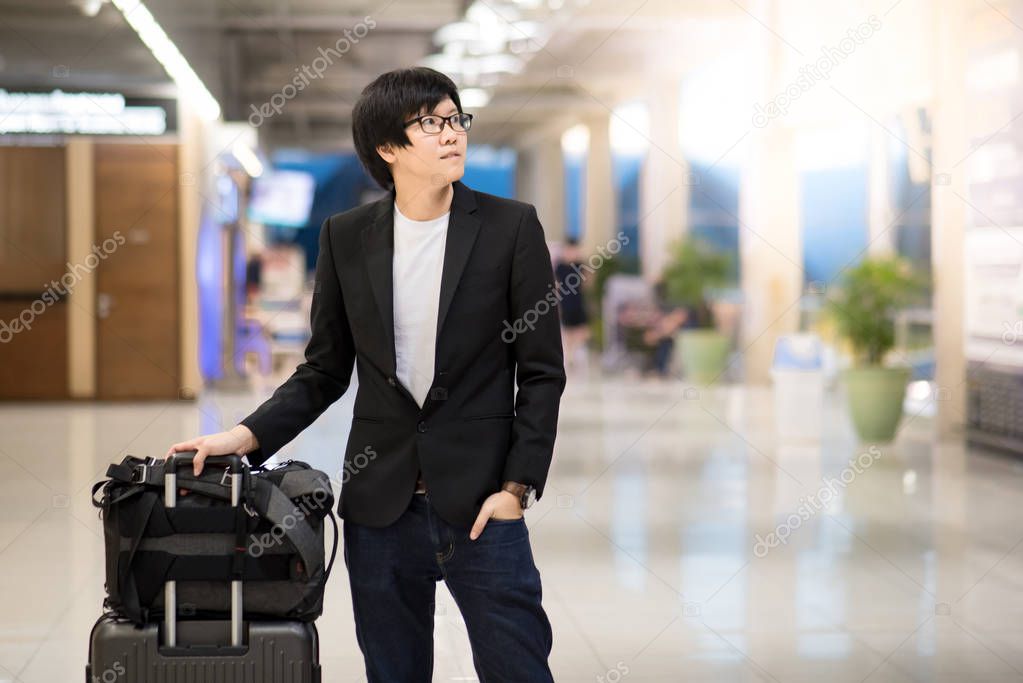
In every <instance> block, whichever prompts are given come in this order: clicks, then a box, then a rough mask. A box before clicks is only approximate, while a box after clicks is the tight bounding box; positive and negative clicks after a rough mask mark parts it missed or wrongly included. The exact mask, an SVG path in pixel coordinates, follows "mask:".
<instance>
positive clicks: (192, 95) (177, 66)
mask: <svg viewBox="0 0 1023 683" xmlns="http://www.w3.org/2000/svg"><path fill="white" fill-rule="evenodd" d="M112 2H113V4H114V6H115V7H117V9H119V10H120V11H121V14H122V15H123V16H124V20H125V21H127V22H128V25H130V26H131V27H132V28H133V29H135V32H136V33H137V34H138V35H139V38H141V39H142V42H143V43H145V44H146V47H148V48H149V50H150V52H152V53H153V56H154V57H156V60H157V61H158V62H160V64H162V65H163V68H164V70H166V71H167V74H168V75H169V76H170V77H171V78H172V79H173V80H174V83H175V84H177V86H178V89H179V90H180V91H181V92H182V93H183V95H184V97H185V99H186V100H187V101H189V102H190V103H191V104H192V105H193V106H194V107H195V109H196V111H197V112H198V113H199V116H201V117H202V118H204V119H206V120H207V121H216V120H217V119H219V118H220V105H219V104H217V100H216V98H214V97H213V95H211V94H210V91H209V90H207V89H206V85H205V84H204V83H203V82H202V79H200V78H199V76H198V74H196V73H195V71H193V70H192V67H191V66H190V65H189V64H188V60H186V59H185V57H184V56H183V55H182V54H181V52H180V51H179V50H178V48H177V46H176V45H175V44H174V42H173V41H172V40H171V39H170V38H169V37H168V36H167V34H166V33H165V32H164V30H163V29H162V28H161V27H160V24H158V23H157V21H156V19H155V18H154V17H153V15H152V14H151V13H150V12H149V9H148V8H147V7H146V6H145V5H143V4H142V2H141V1H140V0H112Z"/></svg>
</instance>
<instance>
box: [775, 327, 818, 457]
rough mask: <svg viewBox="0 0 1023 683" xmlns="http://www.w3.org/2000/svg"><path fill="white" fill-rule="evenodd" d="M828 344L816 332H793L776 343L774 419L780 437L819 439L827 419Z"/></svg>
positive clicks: (799, 439)
mask: <svg viewBox="0 0 1023 683" xmlns="http://www.w3.org/2000/svg"><path fill="white" fill-rule="evenodd" d="M824 355H825V352H824V344H823V342H821V339H820V337H818V336H817V335H815V334H790V335H783V336H781V337H779V338H778V340H777V341H776V342H775V344H774V359H773V362H772V363H771V378H772V380H773V381H774V419H775V429H776V430H777V433H778V437H779V438H780V439H785V440H797V441H804V440H816V439H820V437H821V425H822V423H823V421H824V382H825V377H824V365H825V362H824Z"/></svg>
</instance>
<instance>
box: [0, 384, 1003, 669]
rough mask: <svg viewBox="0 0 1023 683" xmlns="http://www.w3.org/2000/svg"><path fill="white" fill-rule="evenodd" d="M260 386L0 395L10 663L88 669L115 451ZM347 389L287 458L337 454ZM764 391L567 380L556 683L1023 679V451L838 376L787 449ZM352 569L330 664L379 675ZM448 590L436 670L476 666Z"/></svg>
mask: <svg viewBox="0 0 1023 683" xmlns="http://www.w3.org/2000/svg"><path fill="white" fill-rule="evenodd" d="M262 395H263V393H262V392H253V393H252V394H251V395H247V396H240V397H239V396H223V395H213V394H208V395H205V396H204V397H203V398H202V399H201V400H200V401H199V402H198V403H197V404H194V403H180V404H173V403H171V404H153V403H148V404H131V405H125V404H121V405H116V404H113V405H112V404H102V405H89V404H35V405H29V404H20V405H6V406H3V407H0V681H21V682H23V683H61V682H64V681H69V682H70V681H73V682H77V681H81V680H82V678H83V665H84V663H85V659H86V648H87V637H88V634H89V628H90V626H91V625H92V623H93V621H94V619H95V618H96V616H97V615H98V614H99V611H100V603H101V600H102V591H103V587H102V584H103V577H102V572H103V566H102V534H101V526H100V522H99V520H98V519H97V516H96V513H95V510H94V509H93V508H92V507H91V505H90V502H89V488H90V485H91V484H92V482H93V481H95V480H97V478H98V477H99V476H100V475H101V473H102V472H103V470H104V469H105V467H106V464H107V463H109V462H110V461H112V460H120V458H121V457H122V456H123V455H124V454H126V453H131V454H135V455H139V456H142V455H158V456H161V455H162V454H163V452H164V451H165V449H166V448H167V446H168V445H169V444H170V443H171V442H173V441H176V440H179V439H182V438H184V437H187V436H191V435H193V434H196V433H207V432H211V431H216V430H219V429H221V428H222V427H223V426H228V427H229V426H231V425H232V424H234V423H235V421H236V420H238V419H239V418H241V417H243V416H244V415H245V414H247V412H248V411H249V410H250V409H251V408H253V407H254V406H255V405H256V403H257V402H258V401H259V400H260V398H261V396H262ZM351 396H352V392H350V393H349V395H348V396H347V397H346V398H345V399H343V400H342V401H341V402H339V403H338V404H337V405H335V406H333V407H332V408H331V409H330V410H329V411H328V413H327V414H325V415H324V416H323V417H322V418H321V419H320V420H319V421H318V422H317V423H316V424H315V425H314V426H313V427H311V428H310V429H309V430H307V431H306V432H305V433H303V434H302V435H301V436H300V437H299V439H297V440H296V441H295V442H294V443H293V444H291V445H290V446H289V447H288V449H287V450H286V451H285V457H294V458H299V459H303V460H307V461H310V462H312V463H314V464H315V465H316V466H318V467H320V468H322V469H324V470H326V471H328V472H331V473H333V472H335V471H336V470H337V468H338V467H339V458H340V454H341V452H342V447H343V444H344V440H345V437H346V435H347V425H348V422H349V418H350V416H351ZM772 406H773V400H772V393H771V390H770V389H769V388H766V387H765V388H756V389H754V388H743V387H737V386H731V387H728V386H726V387H719V388H716V389H713V390H706V389H704V390H702V391H695V390H690V392H688V393H686V392H685V391H684V387H683V386H682V385H681V384H679V383H675V382H672V383H654V382H649V381H627V380H622V379H614V380H612V379H605V380H596V379H591V380H588V381H582V380H580V381H574V382H571V383H570V385H569V388H568V390H567V391H566V395H565V400H564V403H563V413H562V415H563V418H562V420H561V431H560V434H559V440H558V446H557V453H556V458H555V464H554V467H553V471H552V474H551V478H550V481H549V485H548V489H547V494H546V495H545V496H544V498H543V499H542V500H541V501H540V502H539V503H538V504H537V506H536V507H535V508H533V509H532V510H530V512H529V513H528V516H527V523H528V526H529V530H530V535H531V538H532V541H533V545H534V552H535V555H536V558H537V563H538V565H539V566H540V569H541V572H542V574H543V578H544V590H545V593H544V595H545V600H544V602H545V605H546V608H547V610H548V613H549V615H550V617H551V620H552V622H553V625H554V630H555V644H554V651H553V653H552V658H551V661H552V666H553V669H554V671H555V674H556V679H557V680H558V681H559V683H560V682H565V683H568V682H573V681H579V682H581V681H598V682H599V681H606V682H609V683H617V682H618V681H628V682H635V683H640V682H641V681H758V680H767V681H821V680H827V681H829V683H837V682H838V681H1023V548H1021V547H1020V546H1021V545H1023V516H1021V515H1020V510H1021V509H1023V467H1021V465H1019V464H1017V463H1016V462H1015V461H1013V460H1011V459H1007V458H1002V457H997V456H990V455H985V454H982V453H979V452H971V451H968V450H966V449H964V447H963V446H962V445H961V444H959V443H938V442H936V440H935V439H934V438H933V436H932V434H933V424H931V422H930V421H929V420H927V419H924V418H916V419H910V420H909V421H908V422H907V423H905V424H904V427H903V429H902V431H901V433H900V435H899V437H898V439H897V441H896V442H895V444H894V445H890V446H884V447H881V448H880V449H877V450H874V451H870V450H867V449H866V448H865V447H863V446H860V445H858V444H857V443H856V441H855V440H854V438H853V436H852V434H851V430H850V427H849V425H848V422H847V420H846V418H845V416H844V411H843V409H842V406H841V399H840V397H839V396H837V395H830V396H829V398H828V400H827V401H826V402H825V405H824V407H823V408H821V407H820V406H806V407H805V410H804V411H803V413H802V416H801V417H802V418H803V419H804V421H805V424H807V425H813V424H815V423H816V422H818V421H819V422H820V423H821V424H822V425H823V434H822V437H821V438H820V440H818V441H816V442H813V441H811V442H805V441H804V442H802V443H794V444H787V443H784V442H782V441H780V440H779V439H778V438H777V437H776V428H775V420H776V418H775V416H774V413H773V407H772ZM821 412H822V413H823V414H822V415H815V414H814V413H821ZM850 461H852V463H853V464H852V465H851V464H850ZM856 463H859V464H858V465H857V464H856ZM782 538H784V542H782V541H781V540H780V539H782ZM339 566H340V567H341V569H340V571H338V572H337V574H336V575H335V578H334V580H333V581H332V582H331V586H330V587H329V589H328V594H327V611H326V614H325V616H324V617H323V618H322V620H321V621H320V622H319V626H320V635H321V659H322V663H323V666H324V672H325V679H324V680H325V681H326V682H329V683H333V682H340V681H360V680H364V675H363V670H362V665H361V658H360V655H359V652H358V648H357V645H356V642H355V636H354V629H353V624H352V619H351V613H350V602H349V596H348V592H347V589H346V577H345V576H344V569H343V564H341V565H339ZM438 599H439V602H438V614H437V624H436V650H437V656H436V667H435V680H436V681H472V680H475V677H474V674H473V669H472V665H471V658H470V654H469V648H468V641H467V639H466V635H465V629H464V626H463V625H462V622H461V619H460V617H459V615H458V612H457V609H456V608H455V607H454V605H453V603H452V601H451V599H450V596H449V595H448V594H447V592H446V591H445V590H444V589H443V588H441V589H440V590H439V593H438Z"/></svg>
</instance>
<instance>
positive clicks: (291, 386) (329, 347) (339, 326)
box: [241, 218, 355, 466]
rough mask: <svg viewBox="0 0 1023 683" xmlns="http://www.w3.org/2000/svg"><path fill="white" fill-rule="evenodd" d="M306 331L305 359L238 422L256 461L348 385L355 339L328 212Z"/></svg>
mask: <svg viewBox="0 0 1023 683" xmlns="http://www.w3.org/2000/svg"><path fill="white" fill-rule="evenodd" d="M310 323H311V328H312V333H311V336H310V338H309V343H308V344H307V345H306V349H305V361H304V362H303V363H300V364H299V365H298V367H297V368H295V372H294V373H292V375H291V377H289V378H288V380H287V381H286V382H284V384H282V385H281V386H279V387H278V388H277V390H276V391H274V393H273V395H272V396H271V397H270V398H268V399H267V400H266V401H264V402H263V404H262V405H260V406H259V407H258V408H257V409H256V410H255V411H254V412H253V413H252V414H250V415H249V416H248V417H246V418H245V419H244V420H242V421H241V424H243V425H245V426H246V427H248V428H249V429H250V430H252V433H253V434H254V435H255V436H256V440H257V441H258V442H259V447H258V448H257V449H256V450H254V451H252V452H250V453H248V454H247V456H248V459H249V462H250V463H251V464H252V465H254V466H255V465H261V464H262V463H263V462H265V461H266V460H267V459H268V458H270V457H271V456H272V455H273V454H274V453H276V452H277V451H279V450H280V449H281V448H282V447H283V446H284V445H285V444H287V443H288V442H289V441H291V440H292V439H294V438H295V437H296V436H298V434H299V432H301V431H302V430H303V429H305V428H306V427H308V426H309V425H310V424H312V423H313V421H315V420H316V418H317V417H319V416H320V414H322V413H323V411H324V410H326V409H327V408H328V407H329V406H330V404H332V403H333V402H334V401H336V400H337V399H339V398H341V396H342V395H343V394H344V393H345V391H347V390H348V386H349V383H350V382H351V378H352V368H353V366H354V364H355V344H354V342H353V341H352V330H351V327H350V326H349V322H348V315H347V312H346V311H345V303H344V297H343V296H342V293H341V283H340V280H339V279H338V274H337V270H336V269H335V267H334V255H333V247H332V246H331V239H330V218H328V219H327V220H325V221H324V222H323V226H322V227H321V228H320V253H319V255H318V256H317V258H316V276H315V281H314V285H313V300H312V305H311V310H310Z"/></svg>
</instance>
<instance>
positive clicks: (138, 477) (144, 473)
mask: <svg viewBox="0 0 1023 683" xmlns="http://www.w3.org/2000/svg"><path fill="white" fill-rule="evenodd" d="M148 476H149V463H148V462H144V463H141V464H139V465H135V467H133V468H132V470H131V476H130V477H129V479H131V483H132V484H144V483H146V478H147V477H148Z"/></svg>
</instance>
